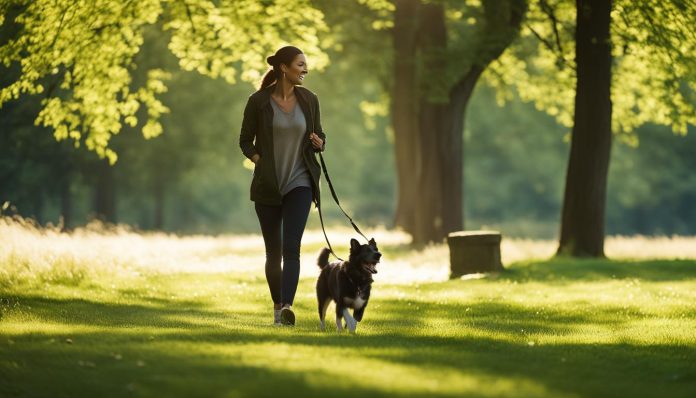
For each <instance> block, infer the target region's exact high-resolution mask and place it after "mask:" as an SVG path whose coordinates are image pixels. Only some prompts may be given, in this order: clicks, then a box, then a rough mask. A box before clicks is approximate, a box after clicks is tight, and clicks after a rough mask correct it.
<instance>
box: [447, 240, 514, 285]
mask: <svg viewBox="0 0 696 398" xmlns="http://www.w3.org/2000/svg"><path fill="white" fill-rule="evenodd" d="M500 240H501V236H500V232H496V231H459V232H452V233H450V234H449V235H448V236H447V244H448V245H449V250H450V278H458V277H460V276H462V275H466V274H474V273H479V272H497V271H502V270H503V264H502V263H501V262H500Z"/></svg>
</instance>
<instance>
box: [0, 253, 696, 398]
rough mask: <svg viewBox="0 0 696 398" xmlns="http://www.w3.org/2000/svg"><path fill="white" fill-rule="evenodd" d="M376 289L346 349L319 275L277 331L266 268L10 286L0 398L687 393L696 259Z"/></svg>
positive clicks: (536, 269) (539, 265)
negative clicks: (319, 294)
mask: <svg viewBox="0 0 696 398" xmlns="http://www.w3.org/2000/svg"><path fill="white" fill-rule="evenodd" d="M388 254H389V253H388V250H387V251H386V253H385V256H386V257H387V258H388ZM2 266H3V265H2V264H0V267H2ZM385 266H386V265H385ZM13 267H15V268H16V267H17V265H16V264H15V265H14V266H13ZM13 269H14V268H13ZM0 275H3V274H0ZM51 275H53V276H51ZM379 276H380V275H379V274H378V275H377V278H376V279H377V282H376V284H375V286H374V293H373V297H372V300H371V301H370V304H369V306H368V309H367V311H366V315H365V319H364V321H363V322H362V323H361V324H360V325H359V326H358V332H357V334H356V335H350V334H346V333H344V334H338V333H337V332H336V331H335V329H333V328H332V329H331V330H330V331H327V332H321V331H319V328H318V319H317V315H316V308H315V305H316V304H315V298H314V293H313V289H314V279H313V278H303V279H302V280H301V284H300V287H299V291H298V297H297V301H296V304H295V308H296V313H297V316H298V319H297V326H296V327H294V328H286V327H274V326H272V325H271V323H272V322H271V320H272V313H271V310H270V306H269V304H268V301H269V299H268V293H267V287H266V283H265V280H264V279H263V274H262V271H261V270H260V269H259V272H258V274H253V273H252V274H250V273H230V272H227V273H173V274H156V273H141V274H139V273H135V272H133V273H127V272H114V273H113V274H109V272H101V273H96V274H89V275H87V276H85V275H83V274H80V272H79V270H77V271H76V270H70V271H69V272H62V273H57V274H56V273H54V274H51V273H50V272H49V273H45V274H41V275H37V276H36V277H33V278H32V277H22V278H16V279H12V278H11V277H8V275H7V274H4V278H5V280H0V299H1V309H2V319H1V320H0V396H2V397H15V396H18V397H108V396H115V397H122V396H138V397H148V396H155V397H185V396H196V397H241V396H269V397H271V396H272V397H282V396H288V395H291V396H298V397H310V396H317V397H320V396H321V397H333V396H346V397H360V396H370V397H372V396H434V397H438V396H442V397H445V396H447V397H449V396H485V397H500V396H505V397H520V396H530V397H579V396H587V397H590V396H592V397H596V396H607V397H619V396H625V397H643V396H644V397H694V396H696V261H687V260H683V261H641V262H631V261H624V262H621V261H571V260H553V261H545V262H527V263H517V264H513V265H511V266H509V267H508V270H507V271H506V272H504V273H502V274H500V275H497V276H489V277H487V278H484V279H478V280H454V281H449V282H442V283H427V284H411V285H403V284H390V283H389V281H387V280H382V279H380V278H379ZM332 310H333V307H330V309H329V312H330V313H332ZM329 324H332V322H330V323H329Z"/></svg>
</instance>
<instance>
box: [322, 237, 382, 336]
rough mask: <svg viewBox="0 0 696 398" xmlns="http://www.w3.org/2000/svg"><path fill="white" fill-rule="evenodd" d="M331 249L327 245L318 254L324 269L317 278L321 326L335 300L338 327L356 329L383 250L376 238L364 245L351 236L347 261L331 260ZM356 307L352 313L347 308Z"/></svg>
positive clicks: (368, 298) (340, 329) (365, 305)
mask: <svg viewBox="0 0 696 398" xmlns="http://www.w3.org/2000/svg"><path fill="white" fill-rule="evenodd" d="M329 253H330V250H329V249H327V248H324V249H323V250H322V251H321V253H320V254H319V258H318V259H317V265H319V268H321V273H320V274H319V278H318V279H317V301H318V305H319V320H320V321H321V330H324V328H325V324H324V319H325V317H326V310H327V308H328V307H329V304H331V301H332V300H333V301H334V302H335V303H336V327H337V328H338V331H339V332H340V331H342V330H343V322H342V320H343V319H345V321H346V326H347V328H348V330H349V331H350V332H351V333H355V329H356V328H357V326H358V322H360V321H362V318H363V314H364V313H365V307H367V302H368V301H369V300H370V290H371V289H372V282H373V279H372V275H374V274H376V273H377V268H376V266H377V264H378V263H379V260H380V258H381V257H382V254H381V253H380V252H379V249H378V248H377V243H376V242H375V240H374V239H370V241H369V243H368V244H366V245H361V244H360V242H358V241H357V240H355V239H351V240H350V256H349V257H348V261H336V262H333V263H329ZM349 308H352V309H353V315H351V314H350V312H349V311H348V309H349Z"/></svg>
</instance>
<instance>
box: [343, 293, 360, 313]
mask: <svg viewBox="0 0 696 398" xmlns="http://www.w3.org/2000/svg"><path fill="white" fill-rule="evenodd" d="M343 302H344V303H345V304H346V305H347V306H349V307H352V308H354V309H356V310H359V309H361V308H362V307H363V305H365V299H364V298H362V297H361V296H360V295H357V296H356V297H355V298H352V297H344V298H343Z"/></svg>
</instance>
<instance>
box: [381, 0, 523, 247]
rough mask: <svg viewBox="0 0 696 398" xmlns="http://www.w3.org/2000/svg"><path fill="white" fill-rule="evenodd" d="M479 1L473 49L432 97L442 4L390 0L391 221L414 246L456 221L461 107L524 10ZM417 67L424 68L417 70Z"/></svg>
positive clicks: (460, 219) (441, 69) (460, 222)
mask: <svg viewBox="0 0 696 398" xmlns="http://www.w3.org/2000/svg"><path fill="white" fill-rule="evenodd" d="M483 6H484V7H485V8H486V13H485V15H486V22H485V23H484V24H483V25H482V26H483V27H482V34H481V36H480V37H479V38H478V40H477V41H476V42H475V43H472V47H476V48H477V50H479V51H478V53H480V56H479V57H478V58H477V59H475V60H474V61H473V62H472V63H471V64H470V65H468V66H463V68H462V69H463V73H462V78H461V79H460V80H459V81H458V82H456V84H454V85H453V86H452V88H451V89H450V92H449V99H448V100H447V99H446V100H445V101H439V102H438V101H437V100H433V99H431V98H429V95H428V94H429V92H428V91H429V90H428V83H429V81H430V80H435V79H433V77H435V76H436V77H438V78H439V77H441V76H445V75H446V74H447V73H448V69H449V68H451V65H448V63H451V62H452V60H451V59H450V58H449V57H448V56H447V55H445V56H444V57H443V56H441V55H442V54H446V51H447V50H446V49H447V29H446V24H445V10H444V6H443V4H442V3H427V4H422V3H421V1H420V0H397V1H396V11H395V14H394V17H395V18H394V49H395V51H394V89H393V92H392V117H393V125H394V137H395V149H396V162H397V173H398V179H399V186H398V197H397V200H398V202H397V211H396V217H395V223H396V225H397V226H400V227H402V228H404V230H405V231H406V232H408V233H410V234H411V236H412V237H413V244H414V245H416V246H421V245H423V244H425V243H428V242H440V241H442V240H443V239H444V238H445V237H446V236H447V234H448V233H449V232H453V231H458V230H461V229H462V228H463V227H464V212H463V208H464V201H463V184H464V161H463V156H464V154H463V151H464V140H463V132H464V116H465V110H466V107H467V105H468V103H469V100H470V99H471V96H472V94H473V90H474V87H475V86H476V83H477V81H478V79H479V77H480V76H481V74H482V73H483V71H484V69H485V68H486V66H487V65H488V64H490V62H492V61H493V60H494V59H496V58H498V57H499V56H500V54H502V52H503V51H504V50H505V49H506V48H507V47H508V46H509V44H510V43H511V42H512V40H513V39H514V38H515V37H516V35H517V33H518V31H519V26H520V23H521V21H522V17H523V16H524V13H525V12H526V3H525V2H524V0H509V1H506V2H500V1H498V0H495V1H486V2H484V3H483ZM478 47H480V48H478ZM438 54H440V56H438ZM419 57H420V58H422V59H423V62H422V63H420V64H418V62H419ZM455 62H457V61H456V60H455ZM419 69H422V70H423V71H425V72H421V74H420V76H419V73H418V70H419ZM415 98H417V99H418V100H415Z"/></svg>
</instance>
